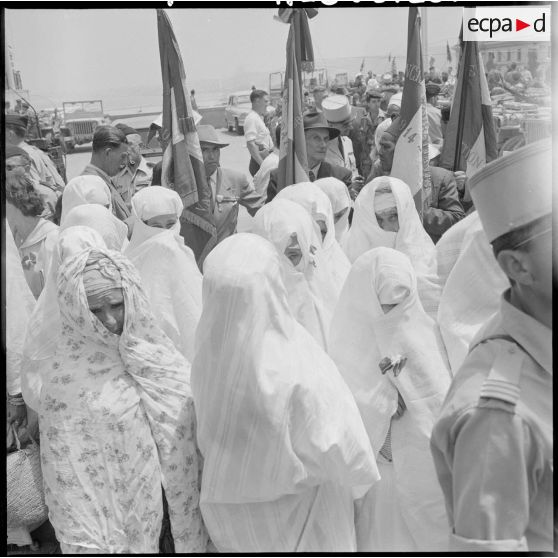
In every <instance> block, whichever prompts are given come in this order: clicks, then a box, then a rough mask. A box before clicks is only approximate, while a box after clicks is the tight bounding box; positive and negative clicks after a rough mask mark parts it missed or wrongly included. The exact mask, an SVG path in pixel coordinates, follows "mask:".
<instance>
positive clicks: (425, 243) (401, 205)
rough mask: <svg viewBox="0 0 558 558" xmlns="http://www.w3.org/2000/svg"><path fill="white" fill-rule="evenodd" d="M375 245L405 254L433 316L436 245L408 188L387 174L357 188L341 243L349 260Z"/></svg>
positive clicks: (436, 293) (436, 288)
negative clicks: (421, 220)
mask: <svg viewBox="0 0 558 558" xmlns="http://www.w3.org/2000/svg"><path fill="white" fill-rule="evenodd" d="M380 221H381V223H380ZM379 246H384V247H386V248H394V249H395V250H399V251H400V252H403V253H404V254H405V255H406V256H408V258H409V259H410V260H411V263H412V264H413V267H414V269H415V273H416V275H417V282H418V292H419V296H420V299H421V302H422V305H423V306H424V310H425V311H426V313H427V314H428V315H429V316H430V317H431V318H433V319H436V315H437V312H438V304H439V301H440V286H439V284H438V266H437V262H436V248H435V247H434V243H433V242H432V240H431V239H430V237H429V236H428V234H427V233H426V231H425V230H424V227H423V226H422V223H421V222H420V217H419V214H418V213H417V210H416V208H415V203H414V201H413V197H412V195H411V191H410V189H409V187H408V186H407V184H405V183H404V182H403V181H402V180H399V179H398V178H393V177H390V176H380V177H377V178H375V179H374V180H372V181H371V182H369V183H368V184H366V185H365V186H364V188H363V189H362V190H361V191H360V193H359V195H358V196H357V198H356V200H355V207H354V213H353V222H352V225H351V229H350V230H349V232H348V233H347V235H346V237H345V241H344V243H343V249H344V250H345V253H346V254H347V257H348V258H349V260H350V261H351V262H354V261H355V260H356V259H357V258H358V257H359V256H360V255H361V254H363V253H364V252H366V251H368V250H370V249H371V248H377V247H379Z"/></svg>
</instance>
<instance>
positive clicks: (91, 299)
mask: <svg viewBox="0 0 558 558" xmlns="http://www.w3.org/2000/svg"><path fill="white" fill-rule="evenodd" d="M87 304H88V305H89V310H90V311H91V312H92V313H93V315H94V316H95V317H96V318H97V319H98V320H99V321H100V322H101V323H102V324H103V325H104V326H105V327H106V328H107V329H108V330H109V331H110V332H111V333H114V334H115V335H121V334H122V331H123V330H124V295H123V293H122V289H121V288H115V289H111V290H109V291H105V292H103V293H100V294H92V295H89V296H88V297H87Z"/></svg>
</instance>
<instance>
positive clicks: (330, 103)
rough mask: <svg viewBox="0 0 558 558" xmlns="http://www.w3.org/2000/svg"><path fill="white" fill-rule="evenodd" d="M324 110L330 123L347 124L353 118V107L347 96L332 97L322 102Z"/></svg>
mask: <svg viewBox="0 0 558 558" xmlns="http://www.w3.org/2000/svg"><path fill="white" fill-rule="evenodd" d="M322 110H323V111H324V114H325V116H326V118H327V120H328V122H336V123H338V122H345V121H346V120H349V119H350V118H351V117H352V112H351V105H350V104H349V99H347V97H345V95H330V96H329V97H326V98H325V99H324V100H323V101H322Z"/></svg>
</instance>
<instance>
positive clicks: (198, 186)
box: [157, 10, 217, 269]
mask: <svg viewBox="0 0 558 558" xmlns="http://www.w3.org/2000/svg"><path fill="white" fill-rule="evenodd" d="M157 28H158V32H159V54H160V57H161V72H162V77H163V123H162V135H163V139H164V141H165V143H166V145H165V148H164V152H163V169H162V185H163V186H166V187H168V188H172V189H173V190H175V191H176V192H178V194H179V195H180V197H181V199H182V202H183V203H184V211H183V213H182V216H181V217H180V225H181V226H180V234H181V235H182V236H183V237H184V240H185V242H186V244H187V245H188V246H189V247H190V248H191V249H192V250H193V252H194V254H195V256H196V261H197V262H198V266H199V267H200V269H201V267H202V263H203V260H204V259H205V256H206V255H207V254H208V253H209V252H210V250H211V249H212V248H213V247H214V246H215V244H216V243H217V230H216V228H215V222H214V219H213V214H212V212H211V190H210V187H209V185H208V184H207V180H206V177H205V168H204V165H203V157H202V152H201V147H200V142H199V139H198V134H197V131H196V126H195V123H194V117H193V110H192V104H191V102H190V95H189V93H188V88H187V87H186V74H185V72H184V64H183V63H182V57H181V55H180V48H179V47H178V43H177V41H176V37H175V35H174V32H173V30H172V25H171V22H170V20H169V18H168V16H167V14H166V13H165V12H164V11H163V10H157Z"/></svg>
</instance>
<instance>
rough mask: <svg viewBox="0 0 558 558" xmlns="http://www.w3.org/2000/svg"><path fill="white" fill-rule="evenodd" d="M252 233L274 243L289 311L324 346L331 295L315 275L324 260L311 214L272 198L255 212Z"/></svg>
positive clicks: (287, 201) (330, 308)
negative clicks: (321, 256) (321, 257)
mask: <svg viewBox="0 0 558 558" xmlns="http://www.w3.org/2000/svg"><path fill="white" fill-rule="evenodd" d="M252 232H253V233H254V234H257V235H259V236H262V237H263V238H265V239H267V240H269V241H270V242H271V243H272V244H273V246H275V249H276V250H277V253H278V255H279V262H280V266H281V273H282V277H283V281H284V283H285V288H286V290H287V300H288V302H289V307H290V309H291V312H292V313H293V316H294V317H295V319H296V320H297V321H298V322H299V323H300V324H302V325H303V326H304V327H305V328H306V329H307V330H308V331H309V332H310V333H311V334H312V336H313V337H314V339H315V340H316V341H317V342H318V343H319V344H320V346H321V347H322V348H324V349H325V348H326V343H327V336H328V331H329V324H330V321H331V316H332V310H333V308H332V302H331V298H332V296H331V294H330V293H328V292H327V291H324V290H323V288H322V286H323V283H322V282H320V281H319V280H318V278H317V272H318V270H319V269H320V266H323V265H324V263H323V259H320V258H319V256H320V252H321V248H320V247H319V246H320V241H319V240H318V237H317V234H316V231H315V228H314V225H313V223H312V219H311V217H310V216H309V215H308V213H307V212H306V210H305V209H304V208H303V207H301V206H300V205H299V204H297V203H295V202H292V201H290V200H282V199H274V200H273V202H271V203H268V204H267V205H265V206H264V207H262V208H261V209H260V210H259V211H258V212H257V213H256V216H255V218H254V226H253V228H252ZM328 299H329V300H328ZM335 300H336V298H335V299H334V301H333V304H335Z"/></svg>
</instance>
